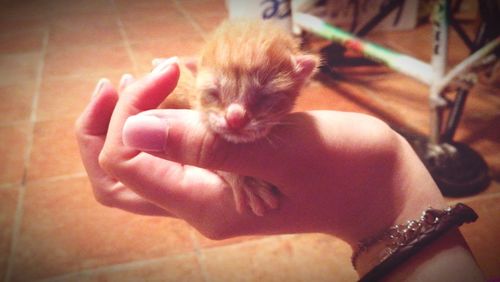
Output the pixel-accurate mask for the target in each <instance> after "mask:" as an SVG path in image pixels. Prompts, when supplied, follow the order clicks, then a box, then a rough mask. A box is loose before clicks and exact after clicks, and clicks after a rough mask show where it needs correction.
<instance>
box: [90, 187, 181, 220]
mask: <svg viewBox="0 0 500 282" xmlns="http://www.w3.org/2000/svg"><path fill="white" fill-rule="evenodd" d="M100 180H101V181H96V182H94V183H95V185H93V188H94V195H95V196H96V199H97V200H98V201H99V202H100V203H101V204H103V205H105V206H108V207H113V208H118V209H121V210H124V211H128V212H132V213H135V214H140V215H148V216H169V217H175V216H174V215H173V214H172V213H170V212H167V211H166V210H165V209H162V208H160V207H159V206H157V205H155V204H153V203H151V202H150V201H147V200H146V199H144V198H142V197H140V196H139V195H137V194H136V193H135V192H133V191H131V190H130V189H128V188H127V187H125V186H124V185H123V184H121V183H119V182H116V181H113V182H112V183H111V182H110V181H106V180H107V179H105V178H101V179H100Z"/></svg>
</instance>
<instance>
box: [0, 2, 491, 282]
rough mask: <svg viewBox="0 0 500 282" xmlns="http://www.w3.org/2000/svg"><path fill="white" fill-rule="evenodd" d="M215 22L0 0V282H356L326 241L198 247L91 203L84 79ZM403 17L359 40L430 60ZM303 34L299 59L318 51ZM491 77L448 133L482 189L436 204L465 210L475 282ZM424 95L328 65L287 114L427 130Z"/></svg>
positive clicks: (473, 24) (485, 231)
mask: <svg viewBox="0 0 500 282" xmlns="http://www.w3.org/2000/svg"><path fill="white" fill-rule="evenodd" d="M264 2H265V1H264ZM271 2H272V1H271ZM278 2H279V1H278ZM361 2H362V1H361ZM378 2H381V1H378ZM410 2H411V1H410ZM422 2H428V1H422ZM466 2H467V1H466ZM471 2H475V1H471ZM368 8H369V9H370V7H369V6H368ZM332 9H338V7H333V8H332ZM376 9H378V7H377V8H376ZM347 14H348V13H347ZM343 15H345V14H343ZM227 17H228V9H227V6H226V3H225V2H224V0H178V1H167V0H163V1H161V0H146V1H135V0H86V1H64V0H24V1H14V0H12V1H9V0H0V101H1V102H0V281H355V280H356V279H357V275H356V273H355V272H354V270H353V269H352V267H351V264H350V255H351V250H350V248H349V246H347V245H346V244H345V243H343V242H342V241H340V240H338V239H336V238H335V237H332V236H327V235H323V234H297V235H282V236H251V237H240V238H234V239H230V240H223V241H211V240H208V239H206V238H204V237H203V236H201V235H200V234H199V233H198V232H197V231H195V230H194V229H192V228H191V227H190V226H188V225H187V224H185V223H184V222H182V221H179V220H175V219H169V218H157V217H144V216H139V215H133V214H129V213H126V212H123V211H120V210H116V209H112V208H106V207H103V206H101V205H99V204H98V203H97V202H96V201H95V199H94V198H93V195H92V192H91V188H90V185H89V183H88V180H87V178H86V174H85V172H84V169H83V166H82V164H81V162H80V158H79V154H78V148H77V146H76V142H75V138H74V135H73V124H74V122H75V119H76V118H77V116H78V115H79V114H80V112H81V111H82V110H83V108H84V107H85V105H86V104H87V102H88V101H89V98H90V95H91V93H92V91H93V88H94V86H95V84H96V82H97V80H98V79H99V78H101V77H107V78H109V79H110V80H111V81H112V82H113V83H115V85H116V84H117V83H118V81H119V78H120V76H121V75H122V74H123V73H132V74H133V75H135V76H142V75H144V74H146V73H148V72H149V71H150V70H151V60H152V59H153V58H156V57H169V56H174V55H175V56H193V55H196V52H197V50H198V49H199V47H200V46H201V45H202V44H203V42H204V40H205V39H206V38H207V35H208V34H209V33H210V31H211V30H213V29H214V28H215V27H216V26H217V25H218V24H219V23H220V22H221V21H222V20H224V19H225V18H227ZM346 18H348V16H345V17H344V18H342V20H345V19H346ZM360 19H362V17H361V18H360ZM414 19H415V20H414V21H411V23H410V25H409V26H405V27H403V28H396V29H395V28H391V27H388V28H382V29H376V30H374V31H373V32H370V33H369V34H368V35H367V36H366V37H365V38H366V39H368V40H370V41H373V42H376V43H377V44H380V45H383V46H385V47H387V48H390V49H393V50H396V51H398V52H402V53H405V54H409V55H411V56H413V57H415V58H418V59H420V60H423V61H430V58H431V50H432V38H431V34H432V33H431V24H430V23H429V21H428V20H425V16H424V19H423V20H422V18H420V16H419V15H418V14H415V13H414ZM478 22H479V21H478V12H477V9H476V10H474V7H472V8H471V9H465V10H464V11H463V17H462V18H461V23H462V24H463V26H464V30H465V32H468V33H471V34H473V33H474V32H475V30H476V28H477V26H478ZM350 24H351V22H347V23H345V25H346V26H347V27H349V26H350ZM305 38H306V39H307V40H306V41H305V43H304V48H307V49H308V50H309V51H311V52H319V51H320V50H321V48H323V47H324V46H326V45H327V44H328V42H326V41H325V40H323V39H321V38H319V37H316V36H314V35H310V34H309V35H307V36H306V37H305ZM449 41H450V43H449V60H448V64H449V66H450V67H452V66H454V65H455V64H457V63H458V62H460V61H462V60H463V59H464V58H466V57H467V56H468V55H469V50H468V48H467V47H466V46H465V45H464V44H463V43H462V41H461V40H460V39H459V38H458V35H457V33H455V32H453V31H450V34H449ZM348 55H349V54H348ZM351 55H352V56H356V55H357V54H351ZM493 80H494V79H492V78H488V77H486V78H483V79H482V80H481V81H480V82H481V83H479V84H477V85H476V86H475V87H474V88H473V89H472V91H471V94H470V95H469V97H468V100H467V103H466V105H465V108H464V112H463V115H462V119H461V123H460V125H459V127H458V130H457V132H456V134H455V137H454V140H456V141H459V142H462V143H464V144H467V145H468V146H469V147H471V148H473V149H474V150H475V151H477V152H478V153H479V154H480V155H481V156H482V157H483V158H484V160H485V161H486V163H487V164H488V167H489V172H488V174H489V176H490V178H491V181H490V182H489V184H488V185H487V186H486V187H485V188H484V189H483V190H481V191H478V192H477V193H474V194H472V195H469V196H466V197H453V198H452V197H447V198H446V199H447V201H448V202H449V203H450V204H451V203H456V202H463V203H466V204H468V205H470V206H471V207H473V208H474V209H475V210H476V211H477V213H478V214H479V220H478V221H477V222H476V223H474V224H470V225H465V226H463V227H462V228H461V230H462V232H463V234H464V236H465V238H466V240H467V242H468V243H469V245H470V247H471V249H472V252H473V254H474V256H475V257H476V259H477V261H478V263H479V266H480V267H481V269H482V270H483V271H484V273H485V275H486V277H487V278H489V279H493V278H500V240H499V239H498V238H499V237H498V234H500V205H499V204H498V203H499V201H500V130H499V124H500V96H499V94H500V93H499V89H498V87H497V86H498V84H495V83H494V81H493ZM492 81H493V82H492ZM428 93H429V90H428V87H427V86H425V85H424V84H422V83H420V82H418V81H416V80H414V79H412V78H409V77H407V76H404V75H402V74H399V73H396V72H394V71H391V70H390V69H388V68H386V67H384V66H379V65H378V66H377V65H376V66H357V67H342V66H340V67H339V68H336V69H335V70H334V71H333V74H332V73H329V74H325V73H319V74H318V75H317V76H316V77H315V78H314V79H313V81H312V82H311V83H310V84H309V85H308V86H307V87H306V89H305V91H304V93H303V94H302V96H301V97H300V99H299V101H298V103H297V106H296V110H297V111H304V110H310V109H330V110H338V111H355V112H362V113H367V114H370V115H374V116H377V117H379V118H381V119H383V120H385V121H387V122H388V123H390V124H391V125H393V126H394V127H397V128H405V130H408V131H411V132H413V133H414V134H419V135H422V136H428V135H429V124H430V121H429V117H430V114H429V102H428Z"/></svg>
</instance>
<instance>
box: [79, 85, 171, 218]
mask: <svg viewBox="0 0 500 282" xmlns="http://www.w3.org/2000/svg"><path fill="white" fill-rule="evenodd" d="M117 100H118V95H117V93H116V91H114V89H113V87H112V85H111V83H110V82H109V80H107V79H101V80H100V81H99V82H98V83H97V86H96V89H95V91H94V93H93V95H92V100H91V102H90V103H89V105H88V106H87V107H86V108H85V110H84V111H83V113H82V114H81V115H80V117H79V118H78V120H77V122H76V124H75V132H76V138H77V142H78V145H79V148H80V155H81V159H82V162H83V164H84V167H85V169H86V171H87V174H88V177H89V180H90V183H91V185H92V189H93V191H94V195H95V197H96V198H97V199H98V201H99V202H101V203H103V204H105V205H107V206H113V207H116V208H120V209H123V210H127V211H130V212H134V213H139V214H144V215H163V216H171V214H169V213H167V212H166V211H165V210H163V209H161V208H159V207H158V206H156V205H154V204H152V203H151V202H149V201H146V200H144V199H142V198H140V197H139V196H138V195H137V194H135V193H133V192H132V191H130V190H129V189H127V188H126V187H124V186H123V185H122V184H121V183H118V182H116V181H115V180H114V179H112V178H110V177H109V175H107V174H106V173H105V172H104V171H103V170H102V169H101V167H100V166H99V163H98V156H99V153H100V152H101V150H102V147H103V145H104V140H105V137H106V133H107V128H108V125H109V120H110V118H111V114H112V113H113V110H114V108H115V105H116V102H117Z"/></svg>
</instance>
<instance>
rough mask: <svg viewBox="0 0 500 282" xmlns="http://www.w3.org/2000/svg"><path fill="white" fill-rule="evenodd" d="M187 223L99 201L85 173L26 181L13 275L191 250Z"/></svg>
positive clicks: (28, 276)
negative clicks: (137, 212) (136, 212)
mask: <svg viewBox="0 0 500 282" xmlns="http://www.w3.org/2000/svg"><path fill="white" fill-rule="evenodd" d="M190 232H191V228H190V227H188V226H187V225H186V224H185V223H183V222H181V221H178V220H175V219H168V218H161V217H143V216H138V215H133V214H129V213H126V212H124V211H120V210H118V209H112V208H107V207H103V206H101V205H100V204H98V203H97V202H96V201H95V199H94V197H93V194H92V192H91V188H90V186H89V184H88V181H87V179H86V178H85V177H82V178H71V179H65V180H59V181H47V182H37V183H36V184H32V185H29V186H28V188H27V192H26V197H25V201H24V212H23V219H22V226H21V231H20V236H19V240H18V246H17V249H16V253H15V259H14V262H13V263H14V268H13V274H12V276H13V280H14V281H28V280H34V279H40V278H48V277H52V276H57V275H63V274H67V273H71V272H76V271H81V270H85V269H92V268H96V267H103V266H110V265H113V264H121V263H129V262H133V261H140V260H145V259H154V258H160V257H164V256H168V255H174V254H180V253H185V252H192V251H193V247H192V241H191V236H190Z"/></svg>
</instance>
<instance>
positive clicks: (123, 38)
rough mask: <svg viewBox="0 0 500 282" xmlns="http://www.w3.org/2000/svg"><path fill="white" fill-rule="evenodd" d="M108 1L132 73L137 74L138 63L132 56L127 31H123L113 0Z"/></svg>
mask: <svg viewBox="0 0 500 282" xmlns="http://www.w3.org/2000/svg"><path fill="white" fill-rule="evenodd" d="M110 3H111V5H112V6H113V10H114V14H115V17H116V23H117V25H118V30H119V31H120V36H121V37H122V40H123V44H124V45H125V50H126V51H127V55H128V57H129V58H130V60H131V61H132V65H133V66H134V75H137V74H138V73H139V64H138V63H137V60H136V58H135V56H134V52H133V51H132V45H131V44H130V40H129V38H128V36H127V32H126V31H125V28H124V26H123V21H122V18H121V17H120V13H119V12H118V9H117V8H116V3H115V0H110Z"/></svg>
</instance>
